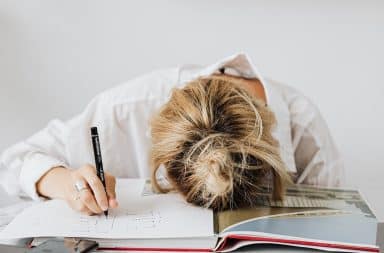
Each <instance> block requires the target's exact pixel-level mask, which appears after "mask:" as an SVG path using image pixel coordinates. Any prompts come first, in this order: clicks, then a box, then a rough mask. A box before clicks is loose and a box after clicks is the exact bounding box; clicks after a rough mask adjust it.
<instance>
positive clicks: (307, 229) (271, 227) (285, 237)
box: [0, 179, 379, 252]
mask: <svg viewBox="0 0 384 253" xmlns="http://www.w3.org/2000/svg"><path fill="white" fill-rule="evenodd" d="M116 190H117V196H118V201H119V204H120V205H119V208H117V209H111V210H109V216H108V218H106V217H105V216H104V215H99V216H85V215H81V214H79V213H76V212H75V211H73V210H71V209H70V208H69V207H68V206H67V204H66V203H65V202H64V201H61V200H49V201H44V202H41V203H37V204H35V205H33V206H32V207H29V208H27V209H25V210H24V211H23V212H22V213H20V214H19V215H18V216H16V218H15V219H14V220H13V221H12V222H11V223H10V224H9V225H8V226H7V227H6V228H5V229H4V230H3V231H2V232H1V233H0V238H8V239H9V238H35V240H34V241H33V244H34V245H36V244H39V243H41V242H42V241H44V240H46V239H47V238H49V237H75V238H87V239H93V240H96V241H98V243H99V246H100V248H101V249H102V250H132V251H133V250H134V251H140V250H143V251H146V250H151V251H196V252H211V251H220V252H229V251H233V250H236V249H238V248H240V247H243V246H247V245H251V244H279V245H289V246H296V247H308V248H314V249H320V250H329V251H340V252H379V248H378V247H377V246H376V245H375V240H376V227H377V220H376V218H375V216H374V214H373V213H372V211H371V209H370V208H369V206H368V205H367V204H366V202H365V201H364V199H363V198H362V197H361V195H360V194H359V192H358V191H355V190H345V189H325V188H321V189H320V188H313V187H310V186H294V187H291V188H289V189H288V191H287V197H286V199H285V200H284V201H272V200H271V199H269V198H268V197H265V198H264V199H260V200H259V202H260V203H259V205H257V206H256V207H253V208H246V209H238V210H230V211H224V212H216V213H215V212H213V211H212V210H210V209H205V208H201V207H196V206H193V205H190V204H188V203H186V202H185V201H184V200H183V198H182V197H181V196H180V195H178V194H176V193H169V194H155V193H153V192H152V191H151V188H150V182H149V181H147V180H142V179H122V180H118V182H117V189H116Z"/></svg>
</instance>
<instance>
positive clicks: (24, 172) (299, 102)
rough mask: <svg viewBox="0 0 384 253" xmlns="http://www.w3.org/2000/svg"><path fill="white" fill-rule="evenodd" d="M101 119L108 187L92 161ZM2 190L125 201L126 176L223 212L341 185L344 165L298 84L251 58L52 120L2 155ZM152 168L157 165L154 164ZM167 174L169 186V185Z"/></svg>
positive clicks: (175, 76) (135, 85) (124, 90)
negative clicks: (120, 191) (289, 189)
mask: <svg viewBox="0 0 384 253" xmlns="http://www.w3.org/2000/svg"><path fill="white" fill-rule="evenodd" d="M91 126H98V128H99V133H100V142H101V147H102V152H103V161H104V167H105V168H106V171H107V172H108V173H106V184H107V192H106V193H105V191H104V188H103V186H102V184H101V182H100V180H99V179H98V178H97V176H96V173H95V168H94V167H93V166H91V165H90V164H93V154H92V148H91V141H90V134H89V129H90V127H91ZM0 161H1V163H0V166H1V170H0V171H1V174H2V175H1V180H2V185H3V186H4V187H5V188H6V189H7V190H8V192H13V193H23V192H24V193H26V194H28V195H29V196H30V197H32V198H33V199H39V198H41V197H43V198H60V199H64V200H66V201H67V202H68V204H69V205H70V206H71V207H72V208H73V209H75V210H78V211H80V212H83V213H86V214H95V213H101V212H102V211H103V210H106V209H107V208H114V207H116V206H117V205H118V203H117V200H116V196H115V177H150V176H152V182H153V185H154V187H155V188H156V189H157V190H158V191H160V192H167V191H168V190H170V189H173V190H176V191H178V192H180V193H181V194H182V195H183V196H184V197H185V199H186V200H187V201H188V202H191V203H194V204H197V205H201V206H205V207H209V208H213V209H216V210H224V209H228V208H236V207H239V206H244V205H253V204H254V203H255V202H256V200H257V197H258V196H259V195H263V194H272V195H273V197H275V198H282V197H283V194H284V186H285V185H286V184H287V183H289V182H291V181H293V182H295V183H305V184H312V185H321V186H337V185H340V184H341V183H342V181H343V180H344V172H343V166H342V164H341V161H340V158H339V154H338V152H337V150H336V148H335V145H334V144H333V141H332V138H331V136H330V134H329V131H328V129H327V126H326V124H325V122H324V120H323V119H322V117H321V116H320V113H319V111H318V110H317V109H316V107H315V106H314V105H313V104H311V102H310V101H309V100H308V99H306V98H305V97H304V96H302V95H301V94H300V93H298V92H297V91H296V90H294V89H293V88H290V87H287V86H284V85H282V84H278V83H275V82H272V81H269V82H267V81H265V80H264V79H263V78H262V77H261V76H260V75H259V73H258V72H257V71H256V68H255V67H254V66H253V64H252V63H251V62H250V60H249V58H248V57H247V56H246V55H244V54H238V55H234V56H231V57H229V58H226V59H224V60H222V61H219V62H217V63H215V64H213V65H210V66H208V67H204V68H200V67H196V66H184V67H181V68H174V69H168V70H164V71H157V72H153V73H151V74H148V75H145V76H142V77H139V78H137V79H134V80H132V81H130V82H128V83H126V84H123V85H121V86H118V87H116V88H114V89H111V90H108V91H106V92H104V93H102V94H100V95H99V96H97V97H96V98H94V99H93V100H92V101H91V103H90V104H89V105H88V106H87V108H86V110H85V111H84V112H83V113H82V114H80V115H78V116H77V117H75V118H73V119H71V120H69V121H68V122H61V121H58V120H55V121H52V122H51V123H50V124H49V125H48V126H47V127H46V128H45V129H43V130H42V131H40V132H39V133H37V134H36V135H34V136H32V137H31V138H29V139H27V140H25V141H23V142H21V143H19V144H16V145H15V146H13V147H11V148H9V149H8V150H6V151H5V152H4V153H3V154H2V156H1V160H0ZM150 168H151V169H150ZM161 174H163V175H164V176H165V177H166V179H167V181H168V185H166V186H164V185H163V184H159V183H158V182H157V179H158V178H159V177H161Z"/></svg>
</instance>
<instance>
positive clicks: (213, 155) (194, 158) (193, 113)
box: [151, 76, 290, 210]
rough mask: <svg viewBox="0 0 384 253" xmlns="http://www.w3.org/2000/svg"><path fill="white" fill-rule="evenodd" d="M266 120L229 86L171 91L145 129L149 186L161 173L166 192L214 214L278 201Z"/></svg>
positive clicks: (279, 182) (215, 80)
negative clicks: (174, 192)
mask: <svg viewBox="0 0 384 253" xmlns="http://www.w3.org/2000/svg"><path fill="white" fill-rule="evenodd" d="M274 123H275V118H274V115H273V113H272V112H271V111H270V110H269V109H268V107H267V106H266V105H264V104H263V103H262V102H261V101H258V100H257V99H256V98H254V97H252V96H251V95H250V94H249V93H248V92H247V91H246V90H245V89H243V88H242V87H241V86H239V85H238V84H237V83H236V82H234V81H233V80H232V79H227V78H225V77H222V76H210V77H207V78H200V79H197V80H194V81H192V82H190V83H188V84H187V85H186V86H185V87H183V88H181V89H174V90H173V92H172V96H171V98H170V100H169V101H168V102H167V103H166V104H165V105H164V106H163V107H162V108H161V109H160V111H159V113H158V114H156V115H155V116H154V118H153V120H152V122H151V135H152V152H151V163H152V164H151V165H152V183H153V186H154V188H155V189H156V190H158V191H160V192H168V191H169V190H171V189H169V188H164V187H163V186H161V185H160V184H159V183H158V182H157V177H156V172H157V170H158V169H159V167H160V166H161V165H163V166H164V167H165V169H166V172H167V179H168V181H169V182H170V183H171V185H172V189H174V190H177V191H178V192H180V193H181V194H182V195H183V196H184V197H185V198H186V200H187V201H188V202H190V203H194V204H196V205H200V206H205V207H209V208H213V209H215V210H225V209H229V208H230V209H233V208H237V207H241V206H252V205H254V204H256V203H257V202H258V200H259V199H260V196H265V195H268V196H269V195H272V196H273V197H274V198H275V199H281V198H282V197H283V195H284V185H285V184H286V183H287V182H289V181H290V179H289V176H288V174H287V172H286V168H285V166H284V163H283V162H282V160H281V157H280V154H279V147H278V142H277V141H276V140H275V139H274V138H273V137H272V135H271V128H272V127H273V125H274Z"/></svg>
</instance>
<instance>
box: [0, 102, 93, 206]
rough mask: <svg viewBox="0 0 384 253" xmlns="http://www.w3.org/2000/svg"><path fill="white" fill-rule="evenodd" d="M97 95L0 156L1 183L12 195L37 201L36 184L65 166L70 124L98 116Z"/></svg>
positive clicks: (81, 122)
mask: <svg viewBox="0 0 384 253" xmlns="http://www.w3.org/2000/svg"><path fill="white" fill-rule="evenodd" d="M99 103H100V99H98V98H97V97H96V98H95V99H94V100H93V101H92V102H91V103H90V104H89V105H88V107H87V109H86V110H85V111H84V112H83V113H82V114H80V115H78V116H77V117H75V118H73V119H71V120H69V121H67V122H63V121H60V120H53V121H51V122H50V123H49V124H48V125H47V126H46V127H45V128H44V129H42V130H41V131H39V132H37V133H36V134H34V135H33V136H31V137H30V138H28V139H26V140H24V141H21V142H19V143H17V144H15V145H13V146H11V147H10V148H8V149H7V150H5V151H4V152H3V153H2V154H1V156H0V185H1V186H3V188H4V189H5V190H6V191H7V192H8V193H9V194H12V195H24V194H26V195H28V196H29V197H31V198H32V199H35V200H38V199H40V197H39V196H38V194H37V192H36V183H37V182H38V180H39V179H40V178H41V177H42V176H43V175H44V174H45V173H47V172H48V171H49V170H50V169H52V168H54V167H58V166H64V167H68V166H67V165H68V161H67V154H66V153H67V150H66V148H67V147H66V143H67V136H68V132H69V129H70V128H71V126H72V125H84V124H88V123H87V122H88V121H90V120H91V119H92V118H94V117H95V116H97V115H96V114H97V112H98V110H97V107H98V104H99Z"/></svg>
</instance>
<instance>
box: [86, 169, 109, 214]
mask: <svg viewBox="0 0 384 253" xmlns="http://www.w3.org/2000/svg"><path fill="white" fill-rule="evenodd" d="M81 175H82V176H83V177H84V179H85V180H86V181H87V183H88V185H89V186H90V188H91V189H90V190H91V191H89V192H88V194H85V196H84V198H86V200H88V201H91V203H92V199H93V200H94V199H96V202H97V203H96V206H97V210H102V211H105V210H107V209H108V198H107V193H106V192H105V189H104V185H103V183H102V182H101V180H100V179H99V178H98V177H97V175H96V170H95V168H94V167H92V166H86V167H84V168H83V169H81ZM92 193H93V195H94V196H93V195H92ZM91 197H92V198H91ZM92 207H93V208H95V207H94V206H93V203H92ZM92 210H93V209H92ZM98 213H99V212H98Z"/></svg>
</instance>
